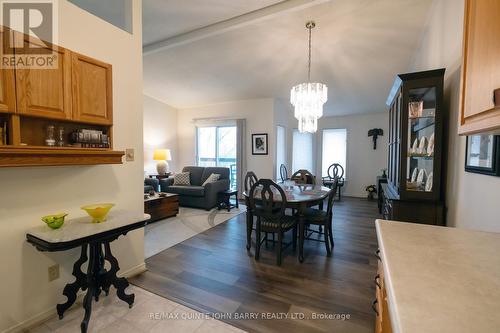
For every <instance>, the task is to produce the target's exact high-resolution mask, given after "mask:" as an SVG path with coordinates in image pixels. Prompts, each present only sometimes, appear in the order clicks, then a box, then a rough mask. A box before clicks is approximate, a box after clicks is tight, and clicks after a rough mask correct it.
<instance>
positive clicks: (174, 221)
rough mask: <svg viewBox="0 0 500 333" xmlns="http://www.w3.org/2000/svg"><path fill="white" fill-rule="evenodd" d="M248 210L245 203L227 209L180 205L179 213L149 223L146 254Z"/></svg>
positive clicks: (152, 254) (145, 237)
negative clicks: (204, 208) (206, 208)
mask: <svg viewBox="0 0 500 333" xmlns="http://www.w3.org/2000/svg"><path fill="white" fill-rule="evenodd" d="M244 212H246V207H245V206H244V205H241V204H240V205H239V208H233V209H231V211H230V212H228V211H227V210H217V209H212V210H211V211H206V210H203V209H195V208H186V207H180V209H179V214H178V215H177V216H176V217H171V218H168V219H165V220H160V221H157V222H154V223H151V224H148V225H147V226H146V228H145V232H144V255H145V257H146V258H149V257H151V256H154V255H155V254H157V253H159V252H161V251H163V250H166V249H168V248H170V247H172V246H174V245H175V244H178V243H181V242H183V241H185V240H186V239H189V238H191V237H193V236H195V235H197V234H199V233H201V232H203V231H205V230H208V229H210V228H212V227H215V226H216V225H218V224H221V223H223V222H226V221H227V220H229V219H231V218H233V217H235V216H237V215H239V214H242V213H244Z"/></svg>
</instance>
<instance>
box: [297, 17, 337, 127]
mask: <svg viewBox="0 0 500 333" xmlns="http://www.w3.org/2000/svg"><path fill="white" fill-rule="evenodd" d="M315 26H316V24H315V23H314V22H313V21H310V22H307V23H306V28H307V29H309V62H308V71H307V83H301V84H298V85H296V86H294V87H293V88H292V90H291V91H290V102H291V103H292V105H293V106H294V107H295V112H294V115H295V118H297V119H298V121H299V132H300V133H315V132H316V131H317V130H318V119H319V118H321V117H322V116H323V104H325V102H326V101H327V99H328V88H327V87H326V85H324V84H323V83H311V30H312V29H313V28H314V27H315Z"/></svg>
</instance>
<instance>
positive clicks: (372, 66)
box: [144, 0, 432, 115]
mask: <svg viewBox="0 0 500 333" xmlns="http://www.w3.org/2000/svg"><path fill="white" fill-rule="evenodd" d="M164 2H167V3H171V4H172V6H171V7H170V6H160V5H158V3H160V1H151V0H145V1H144V4H145V7H148V6H149V4H151V3H156V5H157V6H156V7H155V8H154V9H151V8H149V9H145V10H144V21H145V22H146V25H147V26H148V25H149V26H153V25H155V24H165V25H166V30H165V31H164V34H163V35H161V36H160V34H159V33H158V34H151V35H148V34H149V32H148V30H147V29H145V31H144V34H145V40H156V39H157V38H159V36H160V37H165V36H170V37H171V36H173V35H175V34H177V33H179V32H186V30H190V29H192V28H193V27H195V28H198V27H199V25H198V23H199V22H204V23H203V24H206V23H207V22H208V23H215V22H217V21H219V20H220V18H221V17H226V19H227V18H228V15H233V14H234V13H236V12H238V13H239V14H241V10H243V9H244V8H243V7H245V6H244V5H243V4H248V3H252V4H256V3H260V4H261V5H269V4H272V2H276V1H264V0H262V1H261V0H252V1H248V0H247V1H243V0H241V1H234V0H190V1H181V0H169V1H163V2H161V3H164ZM197 2H199V3H201V2H203V3H205V4H207V3H211V4H212V5H211V6H210V5H208V4H207V5H206V6H204V7H203V8H204V9H207V8H212V7H213V8H212V9H213V11H212V12H210V13H209V12H208V10H199V11H198V8H196V9H197V11H196V12H195V11H193V8H192V7H191V4H192V3H197ZM188 3H189V5H187V4H188ZM234 3H239V4H240V5H241V6H240V7H238V6H234ZM431 3H432V0H332V1H328V2H326V3H320V4H318V5H314V6H311V7H308V8H305V9H301V10H295V11H286V12H284V13H282V14H280V15H274V16H271V17H270V18H269V19H263V20H257V21H255V22H253V23H251V24H247V25H245V26H242V27H239V28H236V29H232V30H229V31H226V32H224V33H221V34H215V35H212V36H210V37H206V38H203V39H200V40H197V41H194V42H191V43H186V44H182V45H178V46H175V47H171V48H168V49H165V50H161V51H158V52H154V53H150V54H146V55H145V56H144V93H145V94H147V95H150V96H152V97H154V98H156V99H159V100H161V101H164V102H165V103H168V104H170V105H172V106H174V107H177V108H186V107H193V106H198V105H204V104H211V103H218V102H225V101H234V100H242V99H253V98H269V97H274V98H283V99H288V98H289V93H290V88H291V87H292V86H293V85H295V84H297V83H301V82H303V81H305V80H306V79H307V30H306V29H305V27H304V25H305V22H306V21H307V20H310V19H313V20H315V21H316V24H317V27H316V28H315V29H314V30H313V59H312V61H313V62H312V75H311V76H312V80H313V81H320V82H323V83H325V84H327V85H328V88H329V94H328V99H329V100H328V102H327V104H326V106H325V114H326V115H341V114H355V113H367V112H380V111H382V110H384V108H385V99H386V97H387V94H388V93H389V89H390V87H391V85H392V82H393V79H394V75H395V74H397V73H400V72H405V71H407V70H408V68H409V65H410V61H411V57H412V54H413V52H414V51H415V49H416V47H417V45H418V42H419V41H420V36H421V34H422V30H423V28H424V26H425V23H426V16H427V13H428V10H429V9H430V6H431ZM230 4H231V5H233V6H229V5H230ZM192 6H194V7H196V5H194V4H193V5H192ZM226 6H229V7H230V10H229V9H228V8H225V7H226ZM215 7H218V8H215ZM222 7H224V8H222ZM236 7H238V8H236ZM252 8H253V9H256V8H255V7H252ZM217 9H218V10H217ZM247 9H248V7H247ZM151 11H154V15H151V16H148V15H150V14H148V13H150V12H151ZM162 17H163V19H162ZM167 17H189V20H186V21H185V22H183V23H182V24H179V25H178V26H177V28H178V29H177V28H174V26H175V24H174V23H171V25H170V23H169V24H166V23H162V22H160V21H162V20H164V21H166V20H167V19H166V18H167ZM155 21H156V23H155Z"/></svg>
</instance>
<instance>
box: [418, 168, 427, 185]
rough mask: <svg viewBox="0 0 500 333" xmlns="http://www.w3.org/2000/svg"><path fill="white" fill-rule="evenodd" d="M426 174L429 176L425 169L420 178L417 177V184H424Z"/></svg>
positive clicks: (419, 175) (419, 174) (421, 170)
mask: <svg viewBox="0 0 500 333" xmlns="http://www.w3.org/2000/svg"><path fill="white" fill-rule="evenodd" d="M426 174H427V172H425V169H420V171H419V173H418V176H417V182H419V183H423V182H424V178H425V176H426Z"/></svg>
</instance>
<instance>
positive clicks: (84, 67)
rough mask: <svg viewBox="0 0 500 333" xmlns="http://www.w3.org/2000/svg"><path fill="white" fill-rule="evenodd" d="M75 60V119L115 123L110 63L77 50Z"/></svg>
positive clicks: (74, 54)
mask: <svg viewBox="0 0 500 333" xmlns="http://www.w3.org/2000/svg"><path fill="white" fill-rule="evenodd" d="M72 62H73V65H72V73H73V75H72V76H73V111H74V117H75V120H78V121H84V122H90V123H96V124H104V125H110V124H112V122H113V92H112V83H111V82H112V69H111V65H110V64H106V63H104V62H101V61H98V60H95V59H92V58H90V57H86V56H84V55H81V54H77V53H73V54H72Z"/></svg>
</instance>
